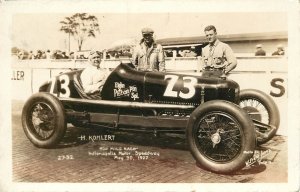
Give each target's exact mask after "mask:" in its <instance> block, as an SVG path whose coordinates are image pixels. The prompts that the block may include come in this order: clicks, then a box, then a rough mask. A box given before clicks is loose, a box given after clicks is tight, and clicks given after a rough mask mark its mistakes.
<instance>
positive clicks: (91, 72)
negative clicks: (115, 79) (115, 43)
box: [80, 51, 109, 94]
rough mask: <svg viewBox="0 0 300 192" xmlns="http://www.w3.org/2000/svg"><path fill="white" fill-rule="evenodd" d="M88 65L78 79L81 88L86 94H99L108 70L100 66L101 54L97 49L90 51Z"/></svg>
mask: <svg viewBox="0 0 300 192" xmlns="http://www.w3.org/2000/svg"><path fill="white" fill-rule="evenodd" d="M88 61H89V65H88V66H87V67H86V68H85V69H84V70H83V71H82V73H81V75H80V79H81V82H82V87H83V90H84V92H85V93H86V94H99V93H100V92H101V90H102V88H103V85H104V83H105V80H106V78H107V77H108V75H109V72H108V70H106V69H104V68H101V67H100V66H101V65H100V64H101V55H100V53H99V52H97V51H91V52H90V55H89V58H88Z"/></svg>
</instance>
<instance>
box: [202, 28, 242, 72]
mask: <svg viewBox="0 0 300 192" xmlns="http://www.w3.org/2000/svg"><path fill="white" fill-rule="evenodd" d="M204 33H205V36H206V39H207V41H208V45H207V46H205V47H204V48H203V49H202V61H203V65H204V68H203V71H202V74H203V76H206V77H211V76H217V77H220V76H222V75H227V74H228V73H229V72H230V71H231V70H233V69H234V68H235V67H236V65H237V60H236V58H235V56H234V54H233V51H232V49H231V48H230V47H229V45H227V44H226V43H223V42H221V41H220V40H219V39H218V38H217V29H216V27H215V26H213V25H209V26H207V27H205V29H204Z"/></svg>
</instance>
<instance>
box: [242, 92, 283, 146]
mask: <svg viewBox="0 0 300 192" xmlns="http://www.w3.org/2000/svg"><path fill="white" fill-rule="evenodd" d="M239 105H240V107H241V108H242V109H243V110H245V111H246V112H247V113H248V115H249V116H250V118H251V119H252V120H254V121H258V122H259V123H262V124H264V125H266V126H255V130H256V132H257V142H258V144H263V143H266V142H267V141H269V140H270V139H272V138H273V137H274V135H275V134H276V132H277V129H278V127H279V123H280V115H279V110H278V108H277V106H276V104H275V103H274V101H273V100H272V98H271V97H270V96H269V95H267V94H265V93H263V92H262V91H258V90H254V89H245V90H242V91H241V93H240V103H239Z"/></svg>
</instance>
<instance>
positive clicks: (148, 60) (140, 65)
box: [132, 28, 165, 72]
mask: <svg viewBox="0 0 300 192" xmlns="http://www.w3.org/2000/svg"><path fill="white" fill-rule="evenodd" d="M153 33H154V31H153V30H152V29H150V28H143V29H142V35H143V39H142V40H141V42H140V43H139V44H138V45H136V47H135V49H134V51H133V54H132V64H133V65H134V66H136V68H137V69H138V70H143V71H162V72H165V58H164V51H163V48H162V46H161V45H160V44H156V43H155V42H154V39H153Z"/></svg>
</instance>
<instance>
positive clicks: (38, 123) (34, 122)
mask: <svg viewBox="0 0 300 192" xmlns="http://www.w3.org/2000/svg"><path fill="white" fill-rule="evenodd" d="M22 125H23V130H24V132H25V134H26V136H27V138H28V139H29V140H30V141H31V142H32V143H33V144H34V145H35V146H37V147H41V148H49V147H53V146H55V145H56V144H57V143H59V142H60V140H61V139H62V138H63V136H64V134H65V131H66V127H67V126H66V121H65V113H64V108H63V106H62V104H61V102H60V101H59V100H58V99H57V98H56V97H54V96H53V95H51V94H49V93H36V94H34V95H32V96H31V97H30V98H29V99H28V101H27V102H26V103H25V105H24V107H23V111H22Z"/></svg>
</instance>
